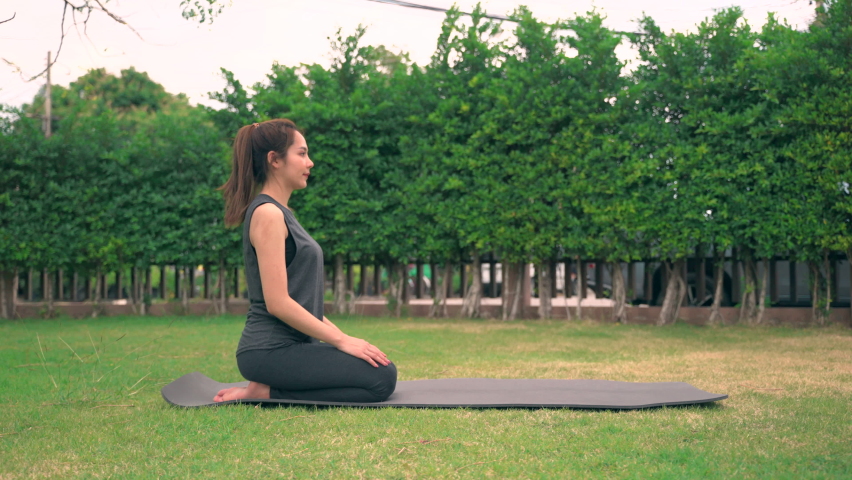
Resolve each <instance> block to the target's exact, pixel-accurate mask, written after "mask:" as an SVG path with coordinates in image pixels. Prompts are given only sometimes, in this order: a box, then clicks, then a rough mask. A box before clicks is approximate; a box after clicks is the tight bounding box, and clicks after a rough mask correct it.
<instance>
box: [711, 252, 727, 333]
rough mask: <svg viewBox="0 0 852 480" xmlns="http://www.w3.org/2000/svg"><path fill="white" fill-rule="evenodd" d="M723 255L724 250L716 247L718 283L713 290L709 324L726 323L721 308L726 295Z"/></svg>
mask: <svg viewBox="0 0 852 480" xmlns="http://www.w3.org/2000/svg"><path fill="white" fill-rule="evenodd" d="M722 255H724V252H719V250H718V249H716V251H715V252H714V255H713V261H714V263H713V268H714V269H715V271H716V275H714V277H715V283H716V285H715V289H714V291H713V305H711V306H710V318H708V319H707V324H708V325H721V324H722V323H724V318H723V317H722V313H721V311H720V310H719V309H720V307H721V306H722V297H723V296H724V295H725V289H724V286H725V259H724V258H723V257H722Z"/></svg>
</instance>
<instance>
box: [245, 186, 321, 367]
mask: <svg viewBox="0 0 852 480" xmlns="http://www.w3.org/2000/svg"><path fill="white" fill-rule="evenodd" d="M265 203H272V204H274V205H275V206H277V207H278V208H279V209H280V210H281V211H282V213H283V214H284V220H285V222H286V224H287V230H288V232H289V236H290V237H292V239H293V243H294V244H295V247H296V254H295V256H294V257H293V260H292V263H290V264H288V265H287V291H288V293H289V295H290V297H291V298H292V299H293V300H295V301H296V302H297V303H298V304H299V305H301V306H302V307H304V308H305V310H307V311H309V312H310V313H311V314H312V315H313V316H314V317H316V318H317V319H318V320H320V321H322V318H323V293H324V290H325V285H324V282H325V274H324V270H323V255H322V248H321V247H320V246H319V244H318V243H317V242H316V241H315V240H314V239H313V238H311V236H310V235H309V234H308V232H306V231H305V229H304V228H302V225H301V224H299V222H298V220H296V217H295V216H294V215H293V212H291V211H290V209H288V208H287V207H284V206H283V205H281V204H280V203H278V202H276V201H275V200H274V199H273V198H272V197H270V196H268V195H264V194H260V195H258V196H257V197H255V198H254V200H253V201H252V202H251V204H249V207H248V209H247V210H246V216H245V221H244V223H243V259H244V261H245V271H246V283H247V286H248V296H249V312H248V315H247V318H246V328H245V329H244V331H243V336H242V338H241V339H240V343H239V346H238V347H237V353H238V354H239V353H241V352H244V351H248V350H265V349H271V348H278V347H280V346H284V345H288V344H291V343H293V342H305V341H308V338H309V337H308V336H307V335H305V334H304V333H301V332H299V331H298V330H296V329H294V328H293V327H291V326H289V325H287V324H286V323H284V322H282V321H281V320H279V319H278V318H276V317H275V316H273V315H272V314H270V313H269V311H268V310H267V308H266V302H265V300H264V298H263V288H262V286H261V281H260V269H259V267H258V263H257V252H256V251H255V248H254V247H253V246H252V244H251V241H250V239H249V229H250V226H251V219H252V216H253V214H254V211H255V209H256V208H257V207H259V206H261V205H263V204H265ZM282 248H284V246H283V245H282Z"/></svg>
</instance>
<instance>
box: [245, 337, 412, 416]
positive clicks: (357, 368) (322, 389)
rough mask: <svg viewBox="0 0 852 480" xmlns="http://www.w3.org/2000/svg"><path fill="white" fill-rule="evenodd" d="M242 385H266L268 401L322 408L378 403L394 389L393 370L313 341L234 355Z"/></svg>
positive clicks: (394, 370) (390, 367) (394, 374)
mask: <svg viewBox="0 0 852 480" xmlns="http://www.w3.org/2000/svg"><path fill="white" fill-rule="evenodd" d="M237 366H238V367H239V369H240V373H241V374H242V375H243V377H244V378H245V379H246V380H250V381H252V382H258V383H262V384H264V385H269V387H270V397H271V398H278V399H290V400H315V401H325V402H358V403H364V402H381V401H384V400H387V398H388V397H389V396H390V395H391V393H393V390H394V388H396V366H395V365H394V364H393V363H391V364H390V365H388V366H383V365H379V367H378V368H376V367H374V366H372V365H370V364H369V363H367V362H365V361H364V360H361V359H360V358H356V357H353V356H352V355H349V354H348V353H343V352H341V351H340V350H338V349H337V348H335V347H333V346H332V345H329V344H327V343H319V342H317V341H316V340H314V341H312V342H306V343H294V344H292V345H288V346H286V347H281V348H276V349H273V350H249V351H245V352H242V353H240V354H239V355H237Z"/></svg>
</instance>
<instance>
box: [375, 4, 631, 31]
mask: <svg viewBox="0 0 852 480" xmlns="http://www.w3.org/2000/svg"><path fill="white" fill-rule="evenodd" d="M368 1H370V2H376V3H384V4H387V5H394V6H397V7H406V8H417V9H420V10H429V11H432V12H441V13H446V12H448V11H449V9H448V8H441V7H433V6H431V5H421V4H419V3H411V2H404V1H402V0H368ZM459 13H460V14H462V15H468V16H472V15H473V14H472V13H468V12H462V11H459ZM482 16H483V17H486V18H491V19H493V20H502V21H506V22H514V23H518V21H517V20H513V19H511V18H509V17H506V16H504V15H492V14H489V13H484V14H482ZM613 31H614V32H615V33H619V34H621V35H647V33H644V32H621V31H618V30H613Z"/></svg>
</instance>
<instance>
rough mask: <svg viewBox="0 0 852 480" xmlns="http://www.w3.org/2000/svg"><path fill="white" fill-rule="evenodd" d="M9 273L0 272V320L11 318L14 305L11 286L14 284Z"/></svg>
mask: <svg viewBox="0 0 852 480" xmlns="http://www.w3.org/2000/svg"><path fill="white" fill-rule="evenodd" d="M11 273H12V272H9V271H6V270H3V271H0V318H2V319H11V318H12V315H13V313H12V309H13V308H14V305H15V304H14V302H13V301H12V298H13V296H14V294H13V293H12V291H11V286H12V284H13V283H14V282H13V281H12V275H11Z"/></svg>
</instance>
